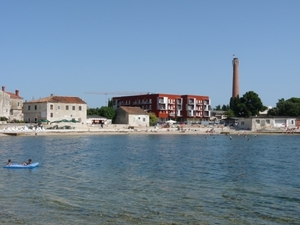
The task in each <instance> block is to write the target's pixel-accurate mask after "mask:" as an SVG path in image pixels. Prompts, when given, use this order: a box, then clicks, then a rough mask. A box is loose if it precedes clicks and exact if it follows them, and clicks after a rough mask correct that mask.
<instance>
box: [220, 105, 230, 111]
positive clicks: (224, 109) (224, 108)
mask: <svg viewBox="0 0 300 225" xmlns="http://www.w3.org/2000/svg"><path fill="white" fill-rule="evenodd" d="M229 109H230V107H229V105H223V106H222V111H228V110H229Z"/></svg>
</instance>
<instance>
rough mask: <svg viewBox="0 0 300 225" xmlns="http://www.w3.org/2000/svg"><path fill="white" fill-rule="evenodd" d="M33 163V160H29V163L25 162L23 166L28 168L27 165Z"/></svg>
mask: <svg viewBox="0 0 300 225" xmlns="http://www.w3.org/2000/svg"><path fill="white" fill-rule="evenodd" d="M31 163H32V160H31V159H28V162H25V161H24V162H23V163H22V165H23V166H27V165H30V164H31Z"/></svg>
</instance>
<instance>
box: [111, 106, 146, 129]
mask: <svg viewBox="0 0 300 225" xmlns="http://www.w3.org/2000/svg"><path fill="white" fill-rule="evenodd" d="M116 113H117V115H116V118H115V123H116V124H128V125H129V126H142V127H147V126H149V114H148V113H147V112H145V110H143V109H141V108H140V107H129V106H120V107H119V108H117V110H116Z"/></svg>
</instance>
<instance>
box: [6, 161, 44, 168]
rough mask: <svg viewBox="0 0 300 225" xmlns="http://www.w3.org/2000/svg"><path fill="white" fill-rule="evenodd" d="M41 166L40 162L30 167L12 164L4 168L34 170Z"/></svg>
mask: <svg viewBox="0 0 300 225" xmlns="http://www.w3.org/2000/svg"><path fill="white" fill-rule="evenodd" d="M38 165H39V163H38V162H36V163H31V164H29V165H26V166H24V165H22V164H14V163H12V164H10V165H6V166H3V168H6V169H32V168H35V167H37V166H38Z"/></svg>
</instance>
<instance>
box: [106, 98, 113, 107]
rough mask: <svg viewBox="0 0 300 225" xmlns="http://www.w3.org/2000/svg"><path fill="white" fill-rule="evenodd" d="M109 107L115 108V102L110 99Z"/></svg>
mask: <svg viewBox="0 0 300 225" xmlns="http://www.w3.org/2000/svg"><path fill="white" fill-rule="evenodd" d="M107 106H108V107H111V108H113V107H114V102H113V100H111V99H108V102H107Z"/></svg>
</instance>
